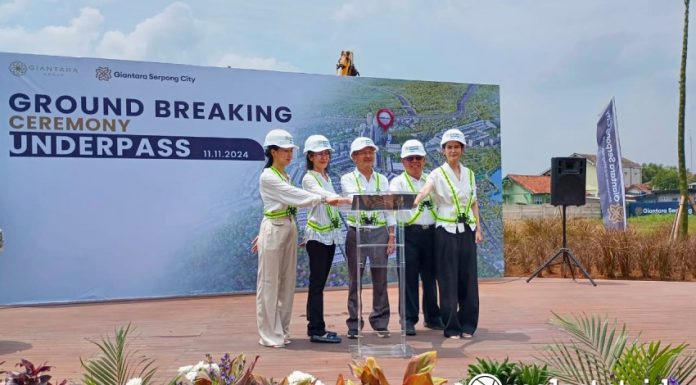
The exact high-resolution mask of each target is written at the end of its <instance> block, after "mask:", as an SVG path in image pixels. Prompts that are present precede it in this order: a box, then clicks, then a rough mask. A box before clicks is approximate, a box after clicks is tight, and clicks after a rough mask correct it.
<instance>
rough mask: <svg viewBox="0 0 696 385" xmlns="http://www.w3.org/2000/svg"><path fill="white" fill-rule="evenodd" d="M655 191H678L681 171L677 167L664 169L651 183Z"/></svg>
mask: <svg viewBox="0 0 696 385" xmlns="http://www.w3.org/2000/svg"><path fill="white" fill-rule="evenodd" d="M650 185H651V186H652V188H653V189H655V190H676V189H678V188H679V171H678V170H677V168H676V167H662V168H660V169H658V170H657V172H656V173H655V176H653V178H652V180H651V181H650Z"/></svg>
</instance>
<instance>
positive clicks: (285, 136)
mask: <svg viewBox="0 0 696 385" xmlns="http://www.w3.org/2000/svg"><path fill="white" fill-rule="evenodd" d="M268 146H278V147H280V148H299V147H297V146H295V141H294V140H293V139H292V135H290V133H289V132H287V131H285V130H281V129H279V128H276V129H275V130H271V131H269V132H268V134H266V139H264V141H263V148H264V149H268Z"/></svg>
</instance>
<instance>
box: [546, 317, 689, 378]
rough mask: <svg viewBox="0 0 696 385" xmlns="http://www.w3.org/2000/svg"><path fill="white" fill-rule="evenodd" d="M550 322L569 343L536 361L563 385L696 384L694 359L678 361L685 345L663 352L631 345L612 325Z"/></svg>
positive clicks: (655, 345)
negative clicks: (666, 380)
mask: <svg viewBox="0 0 696 385" xmlns="http://www.w3.org/2000/svg"><path fill="white" fill-rule="evenodd" d="M554 316H555V318H554V319H552V320H551V322H552V323H553V324H554V325H556V326H558V327H560V328H561V329H562V330H563V331H565V332H566V333H568V334H569V335H570V336H571V338H572V339H571V340H570V341H568V342H565V343H555V344H552V345H549V346H548V347H546V349H545V351H544V352H543V353H542V356H541V358H540V359H541V361H543V362H544V363H546V364H547V365H548V366H549V371H550V372H551V375H552V376H555V377H558V378H559V379H560V380H562V381H563V382H566V383H569V384H571V385H580V384H590V383H592V381H593V380H596V381H597V383H600V384H616V383H619V381H621V380H623V381H624V383H625V384H641V383H643V381H644V379H648V383H649V385H658V384H660V383H661V381H662V380H663V379H671V380H673V381H676V382H677V383H679V384H682V385H688V384H690V383H691V382H692V381H693V380H694V379H696V376H694V374H693V373H694V370H696V355H694V353H693V352H692V353H690V354H688V355H686V356H682V355H681V354H682V353H684V352H685V348H686V347H687V346H688V345H687V344H681V345H678V346H676V347H671V346H669V345H668V346H666V347H664V348H661V347H660V345H661V343H660V342H659V341H658V342H651V343H649V344H641V343H639V342H638V341H637V339H636V340H633V341H631V342H630V343H629V341H628V332H627V331H626V325H625V324H624V325H622V326H621V328H620V329H619V328H618V324H617V321H616V320H614V321H613V322H610V321H609V320H608V319H606V318H601V317H598V316H587V315H582V316H573V317H568V318H566V317H562V316H560V315H558V314H556V313H554ZM670 382H672V381H670Z"/></svg>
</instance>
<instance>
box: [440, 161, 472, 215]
mask: <svg viewBox="0 0 696 385" xmlns="http://www.w3.org/2000/svg"><path fill="white" fill-rule="evenodd" d="M439 170H440V172H441V173H442V175H443V176H444V177H445V181H446V182H447V186H449V189H450V193H451V194H452V200H453V201H454V207H455V208H456V210H457V217H456V218H446V217H441V216H438V217H437V220H439V221H442V222H448V223H460V220H459V219H460V218H464V220H465V221H466V223H467V224H469V225H471V224H475V223H476V218H475V217H474V213H473V212H472V211H471V205H472V204H473V203H474V202H473V198H474V173H473V171H471V169H467V170H469V186H470V187H471V189H470V191H469V202H468V203H467V205H466V210H464V211H462V205H461V203H460V202H459V197H458V196H457V193H456V191H455V190H454V186H452V181H451V180H450V178H449V177H448V176H447V172H446V171H445V169H444V168H443V167H442V166H441V167H439Z"/></svg>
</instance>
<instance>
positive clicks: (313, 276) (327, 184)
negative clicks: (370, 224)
mask: <svg viewBox="0 0 696 385" xmlns="http://www.w3.org/2000/svg"><path fill="white" fill-rule="evenodd" d="M332 152H333V149H332V148H331V143H329V140H328V139H326V137H324V136H322V135H312V136H310V137H309V138H307V140H306V141H305V146H304V153H305V154H306V158H307V173H306V174H305V176H304V177H303V178H302V188H304V189H305V190H307V191H309V192H312V193H315V194H318V195H321V196H323V197H325V198H336V197H338V194H336V190H334V187H333V184H332V183H331V178H330V177H329V174H328V171H329V162H330V161H331V153H332ZM341 227H342V223H341V218H340V216H339V214H338V210H337V209H336V208H333V207H331V206H329V205H326V204H321V205H316V206H313V207H312V208H311V210H310V211H309V212H308V213H307V227H306V229H305V237H304V240H305V247H306V248H307V255H308V256H309V292H308V294H307V335H308V336H309V339H310V341H312V342H320V343H321V342H323V343H339V342H341V337H338V335H337V334H336V332H333V331H328V330H326V323H325V322H324V286H326V279H327V278H328V276H329V271H330V270H331V264H332V263H333V258H334V254H335V252H336V245H337V244H339V242H341V230H340V228H341Z"/></svg>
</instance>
